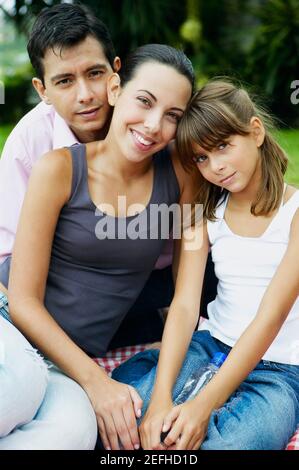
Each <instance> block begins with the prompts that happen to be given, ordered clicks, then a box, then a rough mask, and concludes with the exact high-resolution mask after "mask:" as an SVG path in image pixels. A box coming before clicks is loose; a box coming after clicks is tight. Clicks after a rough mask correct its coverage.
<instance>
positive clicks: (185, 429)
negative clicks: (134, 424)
mask: <svg viewBox="0 0 299 470" xmlns="http://www.w3.org/2000/svg"><path fill="white" fill-rule="evenodd" d="M211 412H212V410H207V409H206V407H205V406H204V403H202V402H201V401H200V400H199V397H197V398H196V399H194V400H190V401H188V402H186V403H184V404H182V405H178V406H175V407H174V408H173V409H172V410H171V411H170V413H169V414H168V415H167V416H166V417H165V419H164V424H163V428H162V431H163V432H167V431H169V430H170V431H169V432H168V434H167V436H166V438H165V439H164V444H165V446H166V447H167V448H168V449H175V450H197V449H199V447H200V445H201V443H202V441H203V440H204V438H205V435H206V433H207V428H208V424H209V419H210V416H211Z"/></svg>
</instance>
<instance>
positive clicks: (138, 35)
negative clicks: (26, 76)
mask: <svg viewBox="0 0 299 470" xmlns="http://www.w3.org/2000/svg"><path fill="white" fill-rule="evenodd" d="M58 3H63V1H62V0H30V1H28V0H14V8H13V9H12V11H7V10H5V9H4V7H1V6H0V8H1V9H2V10H3V11H4V13H5V15H6V17H7V18H9V19H10V20H12V21H14V23H15V24H16V26H17V28H18V30H19V31H22V32H26V33H28V31H29V30H30V27H31V23H32V20H33V18H34V16H35V15H36V14H37V13H38V12H39V11H40V10H41V9H42V8H44V7H46V6H51V5H54V4H58ZM68 3H70V2H68ZM73 3H82V4H85V5H88V6H90V7H91V8H92V10H93V11H94V12H95V13H96V14H97V15H98V17H99V18H101V19H102V20H103V21H104V23H106V24H107V26H108V27H109V29H110V31H111V35H112V37H113V40H114V43H115V47H116V50H117V53H118V54H119V55H120V56H124V55H125V54H126V53H127V52H128V51H130V50H131V49H134V48H136V47H137V46H138V45H141V44H145V43H149V42H160V43H161V42H165V43H169V44H175V45H178V42H179V41H178V39H179V37H178V30H179V27H180V26H181V24H182V23H183V21H184V20H185V17H186V6H185V3H186V2H185V1H182V2H173V0H152V1H144V0H121V1H120V0H83V1H81V2H80V1H76V0H74V1H73Z"/></svg>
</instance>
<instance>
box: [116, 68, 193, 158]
mask: <svg viewBox="0 0 299 470" xmlns="http://www.w3.org/2000/svg"><path fill="white" fill-rule="evenodd" d="M191 93H192V90H191V84H190V82H189V81H188V79H187V78H186V77H185V76H184V75H182V74H180V73H179V72H177V71H176V70H175V69H174V68H173V67H171V66H167V65H162V64H159V63H156V62H147V63H145V64H143V65H141V66H139V67H138V68H137V70H136V71H135V74H134V76H133V78H132V79H131V80H130V81H129V82H127V83H126V84H125V86H124V87H123V88H121V89H120V90H119V93H118V94H117V97H116V98H115V99H113V97H112V101H113V100H114V102H111V104H113V105H114V112H113V117H112V122H111V129H110V131H111V132H112V133H113V137H114V140H115V141H116V142H117V145H118V147H119V149H120V151H121V153H122V155H123V156H124V157H125V158H126V159H128V160H129V161H131V162H136V163H137V162H141V161H143V160H145V159H146V158H148V157H149V156H151V155H153V154H154V153H156V152H158V151H159V150H161V149H162V148H163V147H165V146H166V145H167V144H168V143H169V141H170V140H172V139H173V138H174V137H175V134H176V130H177V125H178V122H179V120H180V118H181V116H182V114H183V112H184V110H185V108H186V106H187V103H188V101H189V99H190V97H191Z"/></svg>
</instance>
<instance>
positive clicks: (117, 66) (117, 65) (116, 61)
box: [113, 56, 121, 72]
mask: <svg viewBox="0 0 299 470" xmlns="http://www.w3.org/2000/svg"><path fill="white" fill-rule="evenodd" d="M120 68H121V60H120V58H119V57H118V56H116V57H115V59H114V61H113V71H114V72H118V71H119V70H120Z"/></svg>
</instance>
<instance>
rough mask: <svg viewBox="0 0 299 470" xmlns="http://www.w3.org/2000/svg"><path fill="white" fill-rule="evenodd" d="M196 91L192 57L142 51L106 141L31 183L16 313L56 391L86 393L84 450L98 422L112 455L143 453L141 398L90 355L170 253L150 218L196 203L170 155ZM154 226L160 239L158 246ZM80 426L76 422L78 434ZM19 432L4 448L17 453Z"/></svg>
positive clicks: (19, 249)
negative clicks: (160, 209) (160, 210)
mask: <svg viewBox="0 0 299 470" xmlns="http://www.w3.org/2000/svg"><path fill="white" fill-rule="evenodd" d="M61 86H68V81H67V80H65V81H63V83H62V84H61ZM192 89H193V70H192V66H191V63H190V61H189V60H188V59H187V58H186V57H185V56H184V54H183V53H182V52H180V51H177V50H175V49H173V48H171V47H168V46H164V45H147V46H143V47H141V48H139V49H137V51H135V52H134V53H133V54H131V56H129V58H128V60H127V61H126V62H125V64H124V66H123V68H122V72H121V74H120V75H118V74H113V75H112V76H111V78H110V79H109V82H108V100H109V103H110V105H111V106H114V113H113V117H112V121H111V126H110V129H109V132H108V134H107V137H106V138H105V140H103V141H101V142H95V143H91V144H87V145H77V146H74V147H72V148H70V149H61V150H57V151H53V152H50V153H49V154H47V155H45V156H44V157H43V158H42V159H41V160H40V162H39V163H38V164H37V165H36V167H35V169H34V172H33V174H32V177H31V181H30V185H29V189H28V193H27V196H26V200H25V202H24V206H23V211H22V215H21V219H20V223H19V230H18V234H17V237H16V242H15V248H14V254H13V259H12V267H11V277H10V284H9V298H10V313H11V317H12V319H13V322H14V324H15V325H16V326H17V327H18V328H19V329H20V330H21V331H22V332H23V333H24V334H25V335H26V337H27V338H28V339H29V340H30V341H31V342H32V343H33V344H34V345H36V347H37V348H38V349H39V350H40V351H42V353H43V354H45V355H46V357H47V358H48V359H49V360H50V361H52V362H53V363H54V364H55V365H56V366H57V367H58V368H59V369H57V367H53V368H50V369H49V376H50V379H49V380H50V382H49V383H50V384H51V377H52V376H55V377H56V378H57V376H58V375H59V379H60V380H61V382H62V383H61V387H62V388H63V386H64V385H66V384H70V383H74V382H73V381H72V380H71V379H73V380H74V381H75V382H77V384H75V385H76V387H78V390H77V389H76V393H77V397H76V398H75V392H74V397H73V403H74V405H75V408H76V410H77V409H80V406H79V405H80V404H82V403H83V407H84V410H85V411H84V413H86V414H87V415H88V416H89V421H90V429H89V432H88V433H86V430H85V429H84V432H82V435H84V436H86V439H87V436H89V442H88V444H86V443H85V444H84V445H85V446H86V447H84V445H83V444H80V445H82V447H84V448H88V446H91V447H92V445H93V444H94V440H95V438H96V428H95V419H94V413H95V415H96V418H97V424H98V427H99V432H100V435H101V438H102V442H103V444H104V446H105V447H106V448H107V449H119V446H120V444H121V445H122V446H123V447H124V448H125V449H134V448H135V449H136V448H138V447H139V437H138V433H137V426H136V416H137V417H138V416H140V409H141V405H142V402H141V400H140V397H139V395H138V394H137V393H136V392H135V390H134V389H133V388H132V387H128V386H127V385H124V384H120V383H118V382H116V381H114V380H112V379H111V378H109V377H108V376H107V375H106V373H105V372H104V371H103V370H101V369H100V368H99V367H98V366H97V365H96V364H95V363H94V361H93V360H92V359H91V358H90V356H95V355H96V356H100V355H102V354H103V353H104V352H105V350H106V347H107V345H108V343H109V341H110V339H111V337H112V335H113V333H114V332H115V331H116V329H117V327H118V325H119V324H120V322H121V320H122V318H123V317H124V316H125V314H126V312H127V311H128V309H129V308H130V306H131V305H132V303H133V302H134V301H135V299H136V297H137V296H138V294H139V292H140V290H141V289H142V287H143V285H144V283H145V282H146V279H147V277H148V276H149V274H150V272H151V270H152V268H153V267H154V264H155V262H156V260H157V258H158V256H159V254H160V253H161V250H162V247H163V244H164V241H165V240H163V239H162V237H161V227H160V222H157V224H156V220H155V221H151V220H150V219H151V217H150V209H151V207H152V206H155V205H160V204H162V203H163V204H166V205H167V206H170V205H171V204H174V203H178V202H180V203H181V204H182V203H184V202H189V201H191V200H192V182H191V178H190V177H187V176H186V174H185V172H184V171H183V169H182V167H181V166H180V164H179V162H178V159H177V158H176V156H175V154H174V153H173V154H172V155H171V156H170V152H169V151H168V150H164V151H162V149H164V148H165V147H166V146H167V144H168V143H169V142H170V141H171V140H172V139H173V138H174V137H175V133H176V129H177V125H178V122H179V120H180V118H181V116H182V115H183V112H184V110H185V108H186V106H187V103H188V101H189V99H190V97H191V94H192ZM118 196H121V198H120V201H119V200H118ZM124 199H126V202H127V204H126V205H125V207H124V204H123V202H124ZM140 206H142V208H140ZM127 207H129V209H130V210H131V212H129V213H127V211H126V208H127ZM136 212H137V215H136ZM155 225H157V227H158V232H159V236H158V237H156V238H154V239H152V238H151V230H152V229H153V228H154V226H155ZM138 226H139V235H140V236H137V237H136V227H138ZM169 230H170V228H169ZM169 230H168V231H169ZM132 232H134V233H132ZM130 235H131V236H130ZM62 371H63V372H62ZM64 374H66V375H67V376H68V377H70V378H71V379H70V378H68V377H67V376H66V375H64ZM78 384H79V385H80V386H81V388H80V387H79V386H78ZM48 388H49V386H48ZM57 390H58V389H56V392H57ZM57 394H58V392H57ZM64 395H65V396H66V397H67V396H68V392H64ZM86 395H87V396H86ZM87 397H88V398H87ZM88 399H89V400H88ZM76 400H77V401H76ZM90 404H91V406H90ZM88 406H90V411H88V410H87V408H88ZM60 411H61V412H63V411H64V408H63V406H62V405H61V406H60ZM68 419H69V418H68ZM93 419H94V421H93ZM74 421H75V422H76V426H75V425H74ZM78 422H79V420H78V419H75V418H73V421H72V422H70V426H71V427H72V428H75V427H78ZM80 422H82V419H80ZM17 424H18V423H17ZM15 432H16V431H14V432H12V433H11V434H10V435H8V436H7V437H3V438H2V440H1V441H0V448H1V446H3V447H4V446H7V445H9V446H10V448H16V447H14V446H17V445H18V443H17V441H16V440H15V439H14V434H15ZM3 435H4V434H3ZM92 436H93V438H92ZM52 437H53V438H54V439H55V436H54V433H53V436H52ZM48 440H49V439H48ZM92 442H93V444H92ZM63 445H64V444H63V441H62V444H61V447H60V448H65V447H63ZM65 445H70V444H69V443H68V444H65ZM72 445H73V444H72ZM76 446H77V448H78V443H76ZM79 447H80V446H79ZM72 448H73V447H72ZM89 448H90V447H89Z"/></svg>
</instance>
